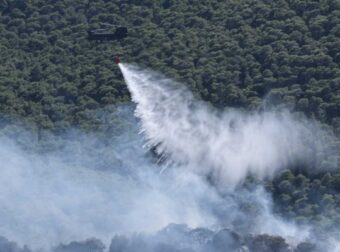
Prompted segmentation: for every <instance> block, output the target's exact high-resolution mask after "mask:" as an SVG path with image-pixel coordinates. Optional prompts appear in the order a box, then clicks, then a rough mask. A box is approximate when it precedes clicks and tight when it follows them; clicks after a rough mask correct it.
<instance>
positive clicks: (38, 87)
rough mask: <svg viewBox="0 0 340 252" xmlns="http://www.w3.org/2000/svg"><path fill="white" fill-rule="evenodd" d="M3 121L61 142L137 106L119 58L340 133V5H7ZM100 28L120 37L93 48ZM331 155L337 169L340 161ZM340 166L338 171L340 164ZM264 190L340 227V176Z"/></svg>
mask: <svg viewBox="0 0 340 252" xmlns="http://www.w3.org/2000/svg"><path fill="white" fill-rule="evenodd" d="M0 11H1V15H0V32H1V35H2V36H1V37H0V113H1V117H2V122H3V123H2V126H3V127H4V125H6V124H8V123H13V122H17V121H24V122H25V124H27V125H29V126H30V127H32V128H34V129H35V130H37V132H39V131H40V130H41V129H43V130H50V131H52V132H54V133H56V134H58V133H62V132H63V131H64V130H66V129H68V128H70V127H80V128H82V129H86V130H95V129H96V127H98V124H99V122H98V121H96V120H94V119H93V117H91V116H89V115H90V114H91V113H92V112H93V111H97V110H99V109H101V108H104V107H107V106H108V105H114V104H119V103H122V102H127V101H129V100H130V96H129V92H128V89H127V87H126V85H125V84H124V81H123V77H122V75H121V73H120V72H119V69H118V68H117V67H116V66H115V65H114V64H113V56H114V55H121V59H122V61H124V62H136V63H138V64H140V65H142V66H145V67H149V68H152V69H155V70H158V71H161V72H162V73H164V74H166V75H167V76H169V77H171V78H175V79H177V80H179V81H181V82H183V83H186V85H187V86H188V88H189V89H190V90H191V91H192V92H193V93H194V94H195V95H196V96H197V97H200V98H201V99H204V100H205V101H207V102H210V103H211V104H212V105H213V106H215V107H217V108H219V109H223V108H226V107H238V108H243V109H247V110H257V109H260V108H261V107H263V106H264V105H266V104H269V106H278V107H286V108H288V109H290V110H292V111H295V112H296V113H300V112H303V113H304V114H306V116H307V117H309V118H311V119H313V120H317V121H319V122H321V123H322V124H323V125H324V127H325V128H328V129H329V130H331V131H334V134H335V137H334V139H335V140H334V142H333V143H332V144H333V145H332V146H330V147H329V148H330V149H331V150H332V149H333V150H337V147H336V146H339V141H338V140H337V137H340V2H339V1H338V0H321V1H313V0H277V1H269V0H261V1H251V0H230V1H222V0H208V1H199V0H161V1H153V0H144V1H139V0H120V1H109V0H96V1H91V0H88V1H81V0H63V1H55V0H29V1H22V0H0ZM102 23H109V24H112V25H116V26H126V27H127V28H128V37H127V38H125V39H124V40H120V41H111V42H108V41H106V42H96V41H88V40H87V31H88V30H89V29H96V28H100V26H101V24H102ZM333 154H334V155H333V156H332V157H331V158H329V159H328V162H330V163H332V164H329V163H328V164H323V165H325V166H327V165H329V166H332V165H333V166H334V164H335V165H336V166H338V163H339V162H338V161H339V157H338V156H337V155H338V153H333ZM337 168H339V167H337ZM266 188H267V189H268V190H269V191H271V192H272V193H273V195H274V201H275V202H276V203H277V204H276V205H277V206H276V210H277V211H278V212H280V213H282V214H283V215H284V216H286V217H289V218H291V219H294V220H296V221H298V222H299V223H302V224H304V223H307V222H310V221H312V222H314V223H317V224H318V225H319V226H320V227H324V228H327V229H331V230H334V229H335V228H336V227H338V226H339V224H340V173H337V172H336V171H334V172H331V173H325V172H320V173H318V174H314V175H307V174H305V173H304V172H303V171H301V170H299V171H296V170H293V171H290V170H287V171H285V172H283V173H282V174H281V176H279V177H278V178H275V179H274V180H273V181H268V182H267V185H266Z"/></svg>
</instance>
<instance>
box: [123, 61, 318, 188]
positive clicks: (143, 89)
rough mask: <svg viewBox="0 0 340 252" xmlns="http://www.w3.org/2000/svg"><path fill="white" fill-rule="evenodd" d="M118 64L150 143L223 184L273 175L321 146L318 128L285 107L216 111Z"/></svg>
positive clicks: (164, 81)
mask: <svg viewBox="0 0 340 252" xmlns="http://www.w3.org/2000/svg"><path fill="white" fill-rule="evenodd" d="M120 68H121V70H122V73H123V75H124V78H125V80H126V83H127V85H128V88H129V90H130V92H131V94H132V99H133V101H134V102H135V103H136V104H137V109H136V115H137V116H138V117H139V118H140V119H141V121H142V125H143V130H144V131H145V133H146V136H147V138H148V140H149V142H150V144H151V145H154V146H157V150H158V152H159V153H163V154H166V155H168V156H170V158H171V159H172V160H176V161H177V162H179V163H182V164H186V165H187V166H188V167H191V168H192V169H194V170H195V171H198V172H199V173H201V174H208V175H210V176H213V177H214V178H215V179H218V180H220V182H222V183H223V184H224V185H229V186H235V185H237V184H239V183H240V182H242V181H243V180H244V179H245V178H246V176H247V175H249V174H251V175H256V176H257V177H259V178H265V177H273V175H274V174H275V173H276V172H277V171H279V170H280V169H282V168H284V167H287V166H288V165H290V164H294V163H296V162H303V161H307V160H309V159H311V158H312V157H313V156H315V155H316V153H317V150H318V149H320V148H322V144H321V143H322V141H321V139H322V138H323V137H322V135H323V132H322V131H321V130H318V129H317V127H316V126H315V124H313V123H311V122H310V121H307V120H303V119H301V118H300V119H296V118H294V117H293V115H292V114H290V113H289V112H287V111H286V112H279V113H277V112H276V113H275V112H263V113H246V112H242V111H240V110H236V109H229V110H226V111H224V112H218V111H216V110H214V109H212V108H210V107H209V106H207V105H206V104H204V103H202V102H199V101H197V100H195V99H194V97H193V95H192V94H191V93H190V92H189V91H188V90H187V89H186V88H185V87H184V86H183V85H182V84H180V83H176V82H175V81H173V80H171V79H168V78H165V77H164V76H162V75H161V74H158V73H155V72H152V71H148V70H141V69H140V68H138V67H136V66H133V65H125V64H120Z"/></svg>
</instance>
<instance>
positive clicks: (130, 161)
mask: <svg viewBox="0 0 340 252" xmlns="http://www.w3.org/2000/svg"><path fill="white" fill-rule="evenodd" d="M120 110H121V111H120V112H119V113H120V114H121V115H119V118H118V121H119V123H120V126H119V127H118V128H117V126H116V129H114V130H113V131H115V135H113V136H105V138H106V140H107V141H108V142H109V143H108V144H107V145H106V144H103V143H102V142H101V141H103V140H102V139H99V137H98V136H95V135H93V136H91V135H85V134H80V133H77V134H76V133H74V132H73V133H72V134H71V133H70V134H68V135H65V136H63V140H61V141H62V142H63V144H64V145H65V147H63V148H61V149H60V150H55V151H51V152H49V153H47V154H46V153H45V154H39V153H37V152H36V151H35V150H32V146H33V145H34V138H33V137H27V139H28V140H27V142H26V143H25V144H27V146H28V147H29V148H30V149H26V148H24V147H23V146H22V145H20V144H18V141H16V140H14V139H12V138H9V137H6V136H3V137H0V164H1V165H0V192H1V193H0V222H1V225H0V236H4V237H6V238H7V239H9V240H11V241H16V242H18V243H19V244H20V245H23V244H27V245H29V246H30V247H32V248H34V249H37V248H45V249H48V248H51V247H53V246H56V245H57V244H59V243H60V242H63V243H66V242H70V241H72V240H84V239H87V238H90V237H98V238H100V239H103V240H104V241H105V243H106V245H108V244H109V241H110V240H111V238H112V237H113V236H114V235H115V234H125V235H126V234H132V233H135V232H137V233H138V232H143V233H150V232H155V231H158V230H160V229H161V228H163V227H165V226H167V225H168V224H169V223H173V222H175V223H186V224H188V225H189V226H191V227H196V226H210V225H213V224H214V223H216V220H215V217H214V216H213V215H212V214H210V213H209V211H210V210H209V209H208V208H206V209H205V208H203V207H201V205H203V202H204V201H209V202H214V201H217V200H219V197H218V196H217V194H216V193H215V192H214V190H213V189H212V188H210V187H209V186H208V185H207V184H205V183H204V182H203V181H202V179H201V178H199V177H197V176H195V175H193V174H188V173H187V172H185V171H184V170H181V171H176V172H170V173H167V176H163V175H161V174H159V169H160V168H159V167H158V166H156V165H155V164H154V162H153V161H152V159H151V157H150V156H148V153H147V152H148V151H147V150H146V149H144V148H143V140H142V138H141V136H140V135H138V124H137V122H136V120H134V118H133V114H132V111H131V109H130V110H127V109H120ZM116 117H117V116H116ZM123 117H125V118H123ZM22 131H23V130H22ZM26 133H27V132H26ZM27 134H28V135H29V133H27ZM68 139H72V140H68ZM20 140H21V142H22V140H23V139H20ZM189 187H190V190H189ZM0 250H1V248H0Z"/></svg>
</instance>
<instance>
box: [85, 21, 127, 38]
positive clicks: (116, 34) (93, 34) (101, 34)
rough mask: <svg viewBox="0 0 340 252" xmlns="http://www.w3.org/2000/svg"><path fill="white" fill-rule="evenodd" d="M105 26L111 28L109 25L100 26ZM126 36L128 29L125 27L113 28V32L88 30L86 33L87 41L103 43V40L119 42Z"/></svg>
mask: <svg viewBox="0 0 340 252" xmlns="http://www.w3.org/2000/svg"><path fill="white" fill-rule="evenodd" d="M102 25H105V26H107V27H108V26H112V27H115V26H113V25H110V24H105V23H104V24H102ZM127 34H128V29H127V28H126V27H123V26H120V27H115V30H114V31H113V30H112V28H111V29H110V28H101V29H95V30H89V31H87V35H88V36H87V39H88V40H90V41H91V40H99V41H104V40H121V39H123V38H125V37H126V36H127Z"/></svg>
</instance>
